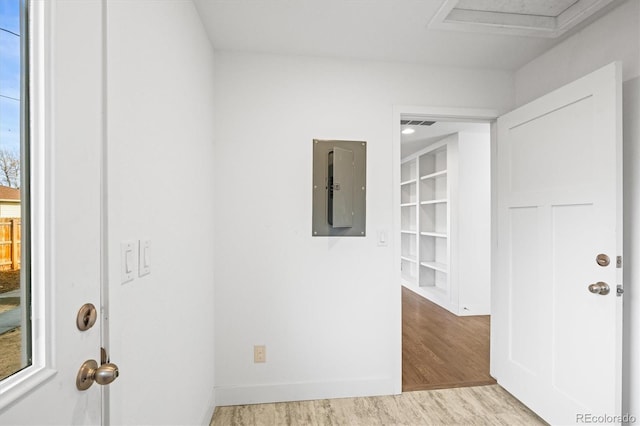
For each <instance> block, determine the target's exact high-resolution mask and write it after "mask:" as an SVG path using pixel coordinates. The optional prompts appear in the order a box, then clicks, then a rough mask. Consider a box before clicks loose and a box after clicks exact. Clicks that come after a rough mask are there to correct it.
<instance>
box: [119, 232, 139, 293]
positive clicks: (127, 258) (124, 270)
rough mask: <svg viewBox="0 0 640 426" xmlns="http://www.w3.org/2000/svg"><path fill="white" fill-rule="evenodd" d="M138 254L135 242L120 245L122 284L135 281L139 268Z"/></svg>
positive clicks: (125, 242)
mask: <svg viewBox="0 0 640 426" xmlns="http://www.w3.org/2000/svg"><path fill="white" fill-rule="evenodd" d="M137 254H138V253H137V252H136V250H135V244H134V243H133V241H122V242H121V243H120V281H121V282H122V284H124V283H128V282H129V281H133V278H134V277H135V272H136V266H137V265H136V263H137V259H136V257H137V256H136V255H137Z"/></svg>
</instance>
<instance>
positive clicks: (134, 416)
mask: <svg viewBox="0 0 640 426" xmlns="http://www.w3.org/2000/svg"><path fill="white" fill-rule="evenodd" d="M212 74H213V52H212V49H211V46H210V44H209V42H208V39H207V37H206V35H205V33H204V30H203V29H202V26H201V23H200V20H199V17H198V15H197V13H196V11H195V9H194V7H193V5H192V3H191V2H190V1H133V2H132V1H122V0H113V1H110V2H109V3H108V105H109V108H108V144H109V148H108V166H109V167H108V172H109V180H108V183H109V246H110V249H109V254H110V265H109V275H110V277H109V278H110V310H111V313H110V314H111V319H110V328H111V348H110V349H111V354H110V355H111V359H112V360H113V362H115V363H116V364H118V366H119V367H120V371H121V376H120V377H119V378H118V380H117V381H116V382H114V383H113V384H111V386H110V388H109V390H110V392H111V410H112V417H111V423H112V424H117V425H122V424H157V425H160V424H172V425H173V424H180V425H189V424H208V422H209V419H210V417H211V414H212V412H213V408H214V405H213V404H214V396H213V380H214V377H213V376H214V374H213V371H214V370H213V368H214V367H213V366H214V347H213V346H214V341H213V336H214V315H213V303H214V298H213V260H212V257H213V215H214V206H215V204H216V203H214V200H213V192H212V191H213V190H212V186H213V181H214V173H213V172H214V167H213V118H214V115H213V82H212V78H211V76H212ZM142 238H146V239H150V240H151V274H150V275H147V276H145V277H140V278H136V279H135V280H134V281H132V282H130V283H127V284H124V285H123V284H121V283H120V242H121V241H122V240H137V239H142Z"/></svg>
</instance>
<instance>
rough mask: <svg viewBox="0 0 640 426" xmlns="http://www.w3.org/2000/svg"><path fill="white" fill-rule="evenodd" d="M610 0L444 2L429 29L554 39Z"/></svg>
mask: <svg viewBox="0 0 640 426" xmlns="http://www.w3.org/2000/svg"><path fill="white" fill-rule="evenodd" d="M612 2H613V0H536V1H532V0H509V1H505V0H444V1H443V2H442V6H441V7H440V10H438V12H437V13H436V14H435V16H434V17H433V19H432V20H431V22H430V23H429V28H432V29H439V30H453V31H472V32H484V33H493V34H507V35H521V36H535V37H558V36H560V35H562V34H563V33H565V32H567V31H569V30H570V29H572V28H574V27H575V26H576V25H578V24H579V23H581V22H583V21H584V20H585V19H587V18H588V17H589V16H591V15H593V14H595V13H597V12H598V11H600V10H601V9H603V8H604V7H605V6H607V5H609V4H610V3H612Z"/></svg>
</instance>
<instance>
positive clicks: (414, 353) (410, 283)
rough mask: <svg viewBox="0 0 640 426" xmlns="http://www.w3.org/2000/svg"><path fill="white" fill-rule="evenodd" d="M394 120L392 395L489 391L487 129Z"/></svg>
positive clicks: (412, 117)
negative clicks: (397, 275) (397, 360)
mask: <svg viewBox="0 0 640 426" xmlns="http://www.w3.org/2000/svg"><path fill="white" fill-rule="evenodd" d="M399 119H400V123H399V124H400V126H399V128H398V132H399V133H400V132H401V134H400V137H399V140H400V142H399V145H400V160H399V162H400V185H399V189H400V191H399V192H400V206H399V207H400V221H399V222H400V229H399V241H400V244H399V246H400V247H399V253H400V264H401V283H402V292H401V293H402V391H404V392H407V391H414V390H430V389H444V388H454V387H466V386H479V385H489V384H495V383H496V381H495V379H494V378H493V377H491V375H490V372H489V367H490V366H489V353H490V336H489V330H490V314H491V312H490V307H491V302H490V301H491V295H490V293H491V284H490V281H491V238H492V235H491V125H490V121H489V120H487V119H486V118H483V119H481V120H471V119H459V118H451V117H434V116H428V115H422V114H417V113H416V112H407V111H405V112H403V113H400V114H399Z"/></svg>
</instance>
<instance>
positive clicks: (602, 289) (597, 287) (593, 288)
mask: <svg viewBox="0 0 640 426" xmlns="http://www.w3.org/2000/svg"><path fill="white" fill-rule="evenodd" d="M589 291H590V292H591V293H594V294H599V295H601V296H605V295H607V294H609V291H610V289H609V284H607V283H603V282H602V281H599V282H597V283H595V284H591V285H590V286H589Z"/></svg>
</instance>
